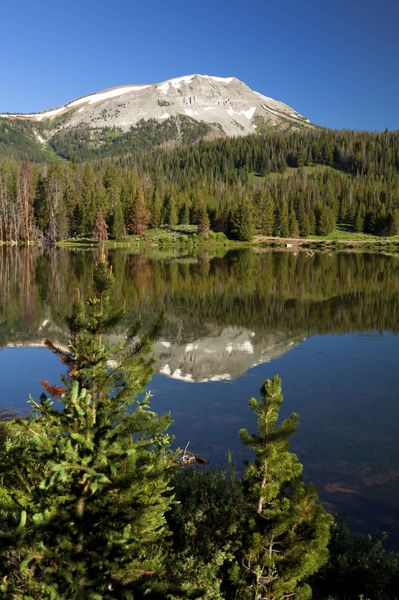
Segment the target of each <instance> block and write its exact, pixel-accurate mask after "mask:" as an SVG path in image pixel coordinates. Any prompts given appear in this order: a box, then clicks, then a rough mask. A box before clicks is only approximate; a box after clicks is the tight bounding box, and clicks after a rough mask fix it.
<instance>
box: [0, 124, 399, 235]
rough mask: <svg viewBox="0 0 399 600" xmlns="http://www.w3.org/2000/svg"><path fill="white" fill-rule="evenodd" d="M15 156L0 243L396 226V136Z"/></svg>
mask: <svg viewBox="0 0 399 600" xmlns="http://www.w3.org/2000/svg"><path fill="white" fill-rule="evenodd" d="M23 127H24V126H23V125H21V132H20V134H21V135H23V134H24V130H23ZM0 141H1V140H0ZM128 147H130V146H129V145H128V144H127V142H126V150H127V148H128ZM13 158H14V156H12V159H10V158H7V159H3V160H1V161H0V231H1V239H3V240H23V241H31V240H42V239H45V240H47V241H48V242H50V243H53V242H55V241H58V240H61V239H65V238H68V237H71V236H78V235H93V234H94V235H97V236H98V235H102V236H109V237H111V238H114V239H115V238H117V239H119V238H123V237H124V236H125V235H127V234H129V233H134V234H142V233H144V232H145V231H146V229H147V228H151V227H152V228H157V227H160V226H162V225H169V226H171V227H174V226H176V225H178V224H196V225H199V226H200V230H201V231H203V232H204V233H206V232H207V230H208V229H209V225H210V227H211V228H212V229H213V230H215V231H222V232H224V233H226V234H227V235H229V236H231V237H235V238H238V239H243V240H248V239H251V237H252V235H253V234H254V233H259V234H262V235H267V236H270V235H275V236H282V237H287V236H291V237H299V236H302V237H306V236H308V235H313V234H319V235H326V234H328V233H329V232H331V231H332V230H333V229H334V227H335V226H336V224H337V223H339V224H342V225H345V226H346V227H348V228H349V229H351V230H353V231H357V232H366V233H373V234H376V235H381V236H391V235H394V234H396V233H398V230H399V133H397V132H385V133H366V132H352V131H332V130H322V129H314V130H309V131H297V132H273V133H266V134H262V135H259V134H258V135H252V136H247V137H241V138H230V139H218V140H214V141H200V142H197V143H192V144H189V143H185V144H180V145H174V146H172V147H168V146H165V147H162V148H156V149H147V150H145V151H144V150H141V151H140V152H139V151H134V152H130V153H129V154H124V155H123V156H116V157H115V156H114V157H109V158H104V159H102V160H97V161H86V162H81V163H77V162H66V161H61V160H58V161H53V162H36V163H34V162H32V161H27V160H23V161H18V160H13ZM15 158H23V155H22V156H21V155H17V156H15ZM43 158H44V156H43V155H38V156H36V157H35V159H36V160H37V161H40V160H43Z"/></svg>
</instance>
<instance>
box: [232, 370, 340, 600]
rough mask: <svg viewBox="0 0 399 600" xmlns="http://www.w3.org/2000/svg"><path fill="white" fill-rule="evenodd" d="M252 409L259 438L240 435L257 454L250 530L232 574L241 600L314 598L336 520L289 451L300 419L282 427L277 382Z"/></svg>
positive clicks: (248, 493)
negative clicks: (312, 579) (314, 582)
mask: <svg viewBox="0 0 399 600" xmlns="http://www.w3.org/2000/svg"><path fill="white" fill-rule="evenodd" d="M261 392H262V395H261V398H260V400H256V399H255V398H251V400H250V401H249V405H250V407H251V409H252V410H253V411H254V412H255V414H256V416H257V419H258V428H257V432H256V433H255V434H250V433H249V432H248V431H247V430H246V429H242V430H241V431H240V436H241V440H242V442H243V443H244V444H245V445H246V446H248V447H249V448H250V449H251V450H253V451H254V452H255V461H254V462H253V463H250V464H248V466H247V468H246V471H245V476H244V486H245V492H244V493H245V501H246V509H245V525H244V528H243V531H244V535H243V542H242V548H241V550H240V552H239V556H238V560H237V563H236V564H235V566H234V568H233V569H232V578H233V582H234V583H235V585H236V586H237V588H238V590H239V597H242V598H248V599H249V598H254V599H256V598H270V599H271V598H284V597H288V596H289V595H290V594H292V595H294V596H295V598H298V599H299V598H301V599H302V598H303V599H305V598H310V597H311V588H310V586H309V584H308V583H307V579H308V578H309V576H310V575H312V574H313V573H315V572H317V571H318V569H319V568H320V567H321V566H322V565H323V564H324V563H325V562H326V560H327V558H328V551H327V544H328V541H329V530H330V525H331V517H330V515H328V514H327V513H326V512H325V511H324V509H323V508H322V506H321V505H320V504H319V503H318V500H317V494H316V491H315V489H314V488H313V487H311V486H309V485H305V484H304V482H303V480H302V465H301V464H300V463H299V461H298V458H297V456H296V455H295V454H293V453H292V452H290V451H289V437H290V436H291V435H292V434H293V433H294V431H295V429H296V425H297V420H298V417H297V415H296V414H295V413H293V414H291V416H289V417H288V418H287V419H285V420H284V421H283V422H282V423H281V424H278V423H277V421H278V417H279V411H280V407H281V404H282V399H283V398H282V392H281V382H280V379H279V378H278V377H277V376H276V377H274V378H273V379H272V380H267V381H266V382H265V383H264V385H263V387H262V390H261Z"/></svg>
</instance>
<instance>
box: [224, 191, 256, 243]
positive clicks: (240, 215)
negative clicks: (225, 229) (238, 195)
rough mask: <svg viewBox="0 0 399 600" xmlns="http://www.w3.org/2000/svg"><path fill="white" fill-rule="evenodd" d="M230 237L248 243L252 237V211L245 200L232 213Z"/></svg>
mask: <svg viewBox="0 0 399 600" xmlns="http://www.w3.org/2000/svg"><path fill="white" fill-rule="evenodd" d="M230 235H231V237H232V238H233V239H235V240H240V241H241V242H250V241H251V240H252V237H253V224H252V210H251V205H250V204H249V202H248V200H247V199H246V198H244V199H242V200H240V202H239V204H238V205H237V207H236V208H235V210H234V211H233V215H232V220H231V227H230Z"/></svg>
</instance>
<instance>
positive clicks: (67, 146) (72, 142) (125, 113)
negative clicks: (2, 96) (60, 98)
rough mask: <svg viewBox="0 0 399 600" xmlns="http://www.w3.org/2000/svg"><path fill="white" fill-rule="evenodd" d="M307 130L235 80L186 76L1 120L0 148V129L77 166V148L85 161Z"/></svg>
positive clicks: (288, 111) (302, 121) (290, 112)
mask: <svg viewBox="0 0 399 600" xmlns="http://www.w3.org/2000/svg"><path fill="white" fill-rule="evenodd" d="M309 126H310V123H309V120H308V119H306V118H305V117H303V116H302V115H300V114H299V113H298V112H297V111H295V110H294V109H292V108H290V107H289V106H287V105H286V104H284V103H283V102H279V101H277V100H274V99H272V98H269V97H267V96H264V95H262V94H260V93H259V92H256V91H254V90H252V89H251V88H249V87H248V86H247V85H246V84H245V83H243V82H242V81H240V80H239V79H237V78H235V77H226V78H223V77H213V76H209V75H187V76H184V77H177V78H174V79H169V80H167V81H164V82H161V83H156V84H147V85H125V86H121V87H116V88H112V89H109V90H105V91H101V92H97V93H94V94H90V95H88V96H83V97H81V98H78V99H77V100H73V101H71V102H68V103H67V104H64V105H62V106H60V107H58V108H54V109H50V110H46V111H43V112H39V113H31V114H0V145H1V143H2V142H3V143H5V142H6V141H7V140H4V129H5V130H7V131H8V140H10V132H11V133H12V134H13V137H14V138H15V131H18V132H19V135H22V134H23V135H25V136H27V137H28V139H29V143H30V144H32V141H33V142H34V143H35V146H36V150H37V147H38V146H39V147H41V148H42V150H45V151H46V152H48V151H53V152H55V153H56V154H58V155H60V156H63V157H64V158H67V159H79V158H87V157H88V156H86V155H85V156H83V157H82V156H80V154H81V153H82V152H81V151H82V148H83V151H84V153H86V154H88V155H89V156H92V155H104V154H120V153H123V152H127V151H129V150H130V151H131V150H134V149H141V148H148V147H152V146H156V145H165V144H170V143H174V142H176V141H180V142H183V143H184V142H195V141H197V140H199V139H204V138H206V139H213V138H215V137H230V136H243V135H248V134H251V133H256V132H264V131H265V130H269V129H298V128H303V127H309ZM21 130H22V133H21ZM11 137H12V136H11ZM77 149H79V152H80V154H79V152H78V154H76V152H77Z"/></svg>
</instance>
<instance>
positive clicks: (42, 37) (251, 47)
mask: <svg viewBox="0 0 399 600" xmlns="http://www.w3.org/2000/svg"><path fill="white" fill-rule="evenodd" d="M398 23H399V2H398V0H139V1H137V0H95V1H94V0H80V1H76V0H69V1H68V2H57V1H56V0H52V1H51V2H50V1H49V0H36V1H35V0H29V1H28V0H19V1H18V2H11V1H10V0H5V1H4V2H3V3H2V8H1V29H0V31H1V34H0V74H1V85H0V112H6V111H8V112H17V111H21V112H23V111H25V112H27V111H37V110H43V109H45V108H53V107H55V106H57V105H60V104H63V103H64V102H66V101H69V100H72V99H74V98H76V97H78V96H81V95H85V94H87V93H90V92H93V91H98V90H101V89H104V88H107V87H112V86H115V85H122V84H125V83H148V82H157V81H162V80H164V79H168V78H170V77H173V76H177V75H185V74H190V73H202V74H208V75H220V76H230V75H235V76H236V77H238V78H240V79H242V80H243V81H245V82H246V83H247V84H248V85H250V86H251V87H253V88H254V89H256V90H257V91H260V92H262V93H263V94H265V95H267V96H271V97H273V98H276V99H279V100H283V101H284V102H286V103H287V104H289V105H291V106H293V107H294V108H296V109H297V110H298V111H299V112H301V113H302V114H304V115H306V116H308V117H309V118H310V119H311V120H312V121H313V122H315V123H318V124H321V125H325V126H328V127H338V128H354V129H371V130H383V129H385V128H388V129H399V108H398V107H399V76H398V75H399V35H398V33H397V31H398Z"/></svg>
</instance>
